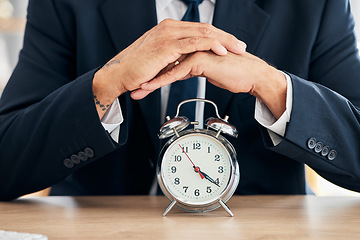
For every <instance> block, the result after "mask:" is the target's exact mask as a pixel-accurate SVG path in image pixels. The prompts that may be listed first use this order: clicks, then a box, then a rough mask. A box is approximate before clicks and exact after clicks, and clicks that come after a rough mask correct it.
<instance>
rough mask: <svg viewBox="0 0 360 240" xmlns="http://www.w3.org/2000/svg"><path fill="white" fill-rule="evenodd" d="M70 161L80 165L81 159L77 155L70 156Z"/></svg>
mask: <svg viewBox="0 0 360 240" xmlns="http://www.w3.org/2000/svg"><path fill="white" fill-rule="evenodd" d="M70 160H71V161H72V162H73V163H75V164H79V163H80V159H79V157H78V156H76V155H75V154H73V155H71V156H70Z"/></svg>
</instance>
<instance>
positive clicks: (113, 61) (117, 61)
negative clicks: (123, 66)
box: [104, 59, 120, 68]
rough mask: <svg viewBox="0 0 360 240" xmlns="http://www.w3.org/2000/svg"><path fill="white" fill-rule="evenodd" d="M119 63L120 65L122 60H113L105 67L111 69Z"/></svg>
mask: <svg viewBox="0 0 360 240" xmlns="http://www.w3.org/2000/svg"><path fill="white" fill-rule="evenodd" d="M117 63H120V60H115V59H114V60H111V61H110V62H108V63H106V64H105V65H104V67H107V68H108V67H110V66H111V65H114V64H117Z"/></svg>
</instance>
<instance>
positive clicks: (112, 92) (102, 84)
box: [92, 69, 126, 119]
mask: <svg viewBox="0 0 360 240" xmlns="http://www.w3.org/2000/svg"><path fill="white" fill-rule="evenodd" d="M109 79H111V78H109V77H107V74H106V73H104V71H103V69H99V70H98V71H97V72H96V73H95V75H94V78H93V82H92V90H93V95H94V102H95V106H96V109H97V112H98V115H99V118H100V119H101V118H102V117H103V116H104V114H105V113H106V111H107V110H108V109H109V108H110V106H111V104H112V103H113V102H114V101H115V99H116V98H117V97H119V96H120V95H121V94H123V93H125V92H126V90H125V89H120V90H119V89H117V88H116V87H114V86H113V85H112V84H111V82H110V81H109Z"/></svg>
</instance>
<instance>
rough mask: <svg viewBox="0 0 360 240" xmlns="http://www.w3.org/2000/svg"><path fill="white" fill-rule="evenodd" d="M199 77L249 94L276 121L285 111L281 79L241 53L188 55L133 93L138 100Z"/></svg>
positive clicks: (260, 61)
mask: <svg viewBox="0 0 360 240" xmlns="http://www.w3.org/2000/svg"><path fill="white" fill-rule="evenodd" d="M193 76H203V77H206V78H207V79H208V81H209V82H211V83H212V84H214V85H215V86H218V87H220V88H224V89H227V90H229V91H231V92H234V93H239V92H243V93H247V92H248V93H250V94H252V95H254V96H255V97H257V98H259V99H260V100H261V101H262V102H264V103H265V104H266V106H267V107H268V108H269V109H270V111H271V112H272V113H273V115H274V116H275V117H276V118H279V117H280V116H281V115H282V113H283V112H284V111H285V109H286V90H287V82H286V78H285V76H284V75H283V74H282V73H281V72H280V71H278V70H276V69H275V68H273V67H271V66H270V65H269V64H267V63H266V62H264V61H263V60H261V59H260V58H257V57H255V56H254V55H251V54H250V53H243V54H241V55H238V54H233V53H228V54H227V55H224V56H219V55H215V54H214V53H212V52H209V51H207V52H197V53H193V54H191V55H188V56H187V57H186V58H185V59H184V60H183V61H181V62H180V63H179V64H177V65H176V66H174V67H173V68H172V69H170V70H169V71H167V72H165V73H163V74H161V75H159V76H157V77H156V78H154V79H153V80H151V81H149V82H147V83H144V84H142V86H141V87H142V90H144V91H142V90H137V91H135V92H133V97H134V98H138V99H140V98H142V97H144V95H146V94H147V93H148V92H151V91H154V90H155V89H157V88H159V87H162V86H165V85H168V84H170V83H172V82H175V81H178V80H184V79H187V78H189V77H193Z"/></svg>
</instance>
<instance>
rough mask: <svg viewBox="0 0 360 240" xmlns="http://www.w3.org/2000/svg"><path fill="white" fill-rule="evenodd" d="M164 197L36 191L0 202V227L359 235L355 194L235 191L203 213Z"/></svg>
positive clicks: (132, 235) (67, 233) (195, 234)
mask: <svg viewBox="0 0 360 240" xmlns="http://www.w3.org/2000/svg"><path fill="white" fill-rule="evenodd" d="M169 203H170V202H169V201H168V200H167V199H166V198H165V197H163V196H127V197H124V196H122V197H120V196H113V197H39V198H26V199H19V200H16V201H13V202H1V203H0V229H2V230H8V231H18V232H29V233H40V234H44V235H47V236H48V237H49V239H72V240H78V239H317V240H318V239H359V236H360V198H356V197H316V196H234V197H233V198H232V199H231V200H230V201H229V202H228V204H227V205H228V206H229V207H230V208H231V210H232V211H233V213H234V214H235V216H234V217H229V215H228V214H227V213H226V212H225V211H224V210H223V209H221V208H219V209H217V210H215V211H211V212H207V213H200V214H199V213H198V214H196V213H189V212H185V211H183V210H181V209H179V208H174V209H173V210H172V211H171V212H170V213H169V214H168V215H167V216H166V217H162V213H163V211H164V210H165V208H166V206H167V205H168V204H169Z"/></svg>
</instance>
